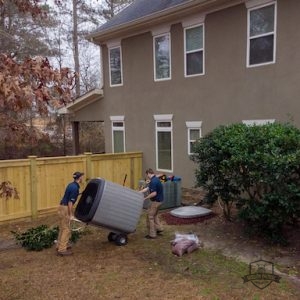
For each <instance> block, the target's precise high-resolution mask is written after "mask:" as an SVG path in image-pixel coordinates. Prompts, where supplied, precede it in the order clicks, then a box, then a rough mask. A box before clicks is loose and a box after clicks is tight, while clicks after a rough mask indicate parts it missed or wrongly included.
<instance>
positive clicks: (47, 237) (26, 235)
mask: <svg viewBox="0 0 300 300" xmlns="http://www.w3.org/2000/svg"><path fill="white" fill-rule="evenodd" d="M58 231H59V228H58V226H55V227H48V226H47V225H45V224H43V225H40V226H38V227H35V228H29V229H28V230H26V231H25V232H16V231H12V234H13V235H14V237H15V239H16V241H17V243H18V244H20V245H21V246H22V247H24V248H25V249H27V250H31V251H41V250H43V249H47V248H50V247H52V245H53V244H54V243H55V240H57V237H58ZM82 234H83V232H82V231H72V232H71V237H70V242H72V243H76V242H77V241H78V239H79V238H80V236H81V235H82Z"/></svg>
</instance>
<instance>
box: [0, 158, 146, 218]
mask: <svg viewBox="0 0 300 300" xmlns="http://www.w3.org/2000/svg"><path fill="white" fill-rule="evenodd" d="M75 171H82V172H84V173H85V176H84V180H83V183H82V184H81V187H80V190H81V191H82V190H83V189H84V188H85V186H86V184H87V182H88V181H89V180H90V179H92V178H96V177H102V178H104V179H105V180H109V181H112V182H114V183H118V184H120V185H123V184H124V185H125V186H126V187H130V188H132V189H137V188H138V181H139V179H140V178H141V176H142V153H141V152H129V153H118V154H92V153H84V154H83V155H78V156H64V157H49V158H38V157H36V156H29V157H28V159H18V160H2V161H0V183H1V182H4V181H9V182H11V184H12V186H13V187H15V188H16V190H17V191H18V194H19V199H15V198H14V197H10V198H8V199H6V198H3V197H2V198H0V223H1V222H4V221H11V220H15V219H18V218H28V217H32V218H35V217H38V216H40V215H43V214H47V213H53V212H54V211H56V209H57V207H58V204H59V201H60V199H61V198H62V196H63V193H64V191H65V187H66V185H67V184H68V183H69V182H71V181H73V178H72V174H73V173H74V172H75ZM125 178H126V181H125V183H124V179H125Z"/></svg>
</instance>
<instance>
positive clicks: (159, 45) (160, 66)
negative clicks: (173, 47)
mask: <svg viewBox="0 0 300 300" xmlns="http://www.w3.org/2000/svg"><path fill="white" fill-rule="evenodd" d="M155 67H156V79H162V78H169V77H170V47H169V35H164V36H160V37H157V38H155Z"/></svg>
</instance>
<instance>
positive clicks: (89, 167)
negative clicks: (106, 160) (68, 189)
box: [84, 152, 92, 181]
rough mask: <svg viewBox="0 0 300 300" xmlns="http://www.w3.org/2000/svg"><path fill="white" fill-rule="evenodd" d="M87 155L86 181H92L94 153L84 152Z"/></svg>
mask: <svg viewBox="0 0 300 300" xmlns="http://www.w3.org/2000/svg"><path fill="white" fill-rule="evenodd" d="M84 155H85V170H86V176H85V178H86V180H87V181H88V180H90V179H91V177H92V152H84Z"/></svg>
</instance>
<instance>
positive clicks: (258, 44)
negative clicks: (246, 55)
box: [250, 35, 274, 65]
mask: <svg viewBox="0 0 300 300" xmlns="http://www.w3.org/2000/svg"><path fill="white" fill-rule="evenodd" d="M273 47H274V36H273V35H269V36H264V37H260V38H256V39H251V40H250V65H253V64H260V63H265V62H270V61H273Z"/></svg>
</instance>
